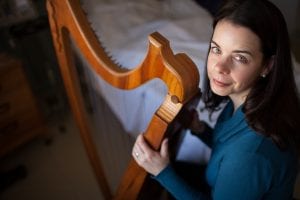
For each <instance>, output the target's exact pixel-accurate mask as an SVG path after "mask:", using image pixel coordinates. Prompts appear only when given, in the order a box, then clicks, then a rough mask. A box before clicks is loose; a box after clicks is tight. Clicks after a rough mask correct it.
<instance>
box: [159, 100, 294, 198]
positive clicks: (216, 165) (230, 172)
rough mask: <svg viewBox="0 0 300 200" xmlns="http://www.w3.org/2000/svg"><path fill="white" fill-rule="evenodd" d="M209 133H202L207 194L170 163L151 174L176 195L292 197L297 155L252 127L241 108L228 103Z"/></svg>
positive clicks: (189, 196) (187, 196) (201, 196)
mask: <svg viewBox="0 0 300 200" xmlns="http://www.w3.org/2000/svg"><path fill="white" fill-rule="evenodd" d="M210 136H211V137H207V135H206V137H204V139H205V142H206V143H207V144H208V145H210V146H211V148H212V155H211V158H210V160H209V163H208V165H207V168H206V172H205V175H206V177H205V179H206V181H207V183H208V185H209V186H210V188H211V194H210V195H208V194H204V193H201V192H200V190H199V189H196V188H193V186H190V185H188V184H187V183H186V182H185V180H183V179H182V178H181V177H179V176H178V175H177V174H176V172H175V170H174V169H173V167H172V165H171V164H170V165H169V166H167V167H166V168H165V169H164V170H163V171H162V172H161V173H159V174H158V175H157V176H156V177H154V178H155V179H156V180H157V181H158V182H160V184H161V185H162V186H164V187H165V188H166V189H167V190H168V191H169V192H170V193H171V194H172V195H173V196H174V197H176V199H180V200H190V199H200V200H201V199H215V200H227V199H228V200H236V199H243V200H248V199H249V200H256V199H267V200H277V199H278V200H288V199H292V194H293V188H294V182H295V179H296V175H297V156H296V155H295V154H293V152H292V151H291V150H287V151H280V150H279V149H278V148H277V146H276V145H275V144H274V143H273V142H272V141H271V140H270V139H269V138H267V137H265V136H263V135H260V134H258V133H256V132H255V131H254V130H252V129H251V128H250V127H249V126H248V124H247V122H246V120H245V116H244V113H243V112H242V109H241V108H239V109H238V110H237V111H236V112H235V113H233V105H232V103H231V102H230V103H228V104H227V106H226V107H225V108H224V110H223V111H222V113H221V115H220V117H219V118H218V121H217V123H216V126H215V128H214V130H213V131H212V134H210ZM187 173H188V172H187Z"/></svg>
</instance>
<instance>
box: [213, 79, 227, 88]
mask: <svg viewBox="0 0 300 200" xmlns="http://www.w3.org/2000/svg"><path fill="white" fill-rule="evenodd" d="M213 81H214V83H215V84H216V85H217V86H219V87H227V86H229V85H230V84H229V83H224V82H221V81H218V80H216V79H213Z"/></svg>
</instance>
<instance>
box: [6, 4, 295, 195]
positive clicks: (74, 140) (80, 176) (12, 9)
mask: <svg viewBox="0 0 300 200" xmlns="http://www.w3.org/2000/svg"><path fill="white" fill-rule="evenodd" d="M161 1H163V0H161ZM271 1H272V2H274V3H275V4H276V5H277V6H278V7H279V8H280V9H281V10H282V12H283V14H284V16H285V18H286V21H287V25H288V30H289V34H290V38H291V47H292V51H293V54H294V56H295V59H296V60H297V61H298V62H300V23H299V19H300V1H299V0H288V1H282V0H271ZM197 2H198V3H199V4H201V5H203V6H204V7H205V8H207V9H209V10H210V12H211V13H213V12H214V10H215V6H216V4H217V3H218V1H208V0H197ZM45 4H46V2H45V0H0V199H3V200H18V199H22V200H27V199H28V200H29V199H30V200H35V199H45V200H48V199H49V200H50V199H57V200H60V199H61V200H63V199H64V200H65V199H74V200H86V199H89V200H93V199H101V198H102V196H101V192H100V189H99V187H98V185H97V182H96V179H95V177H94V175H93V172H92V169H91V166H90V165H89V161H88V159H87V156H86V154H85V151H84V148H83V145H82V142H81V140H80V136H79V132H78V129H77V127H76V125H75V123H74V119H73V117H72V115H71V114H70V108H69V104H68V101H67V98H66V94H65V90H64V86H63V83H62V79H61V76H60V72H59V68H58V64H57V60H56V56H55V52H54V47H53V43H52V37H51V32H50V28H49V24H48V16H47V11H46V7H45ZM299 185H300V183H299V180H298V182H297V188H296V189H295V196H296V197H297V198H300V189H299Z"/></svg>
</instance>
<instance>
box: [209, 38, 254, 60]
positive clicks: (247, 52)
mask: <svg viewBox="0 0 300 200" xmlns="http://www.w3.org/2000/svg"><path fill="white" fill-rule="evenodd" d="M210 43H212V44H214V45H216V46H217V47H219V48H220V45H218V43H216V42H215V41H213V40H211V42H210ZM233 52H234V53H245V54H249V55H250V56H253V54H252V53H251V52H250V51H247V50H234V51H233Z"/></svg>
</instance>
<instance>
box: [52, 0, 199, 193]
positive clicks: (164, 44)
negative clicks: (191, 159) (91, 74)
mask: <svg viewBox="0 0 300 200" xmlns="http://www.w3.org/2000/svg"><path fill="white" fill-rule="evenodd" d="M47 9H48V16H49V21H50V26H51V31H52V36H53V42H54V46H55V49H56V54H57V58H58V61H59V64H60V69H61V74H62V77H63V80H64V84H65V88H66V91H67V94H68V97H69V102H70V105H71V108H72V111H73V114H74V117H75V120H76V123H77V125H78V127H79V129H80V134H81V138H82V141H83V143H84V146H85V148H86V151H87V154H88V157H89V160H90V162H91V165H92V167H93V169H94V172H95V175H96V177H97V180H98V183H99V186H100V188H101V190H102V192H103V196H104V197H105V199H137V198H138V195H139V192H140V190H141V188H142V186H143V184H144V181H145V180H146V179H145V178H146V175H147V173H146V172H145V171H144V170H143V169H142V168H140V167H139V166H138V165H137V164H136V163H135V161H134V160H132V161H131V162H130V164H129V166H128V169H127V171H126V172H125V174H124V177H123V179H122V181H121V183H120V184H119V187H118V190H117V192H116V194H112V192H111V189H110V188H109V186H108V182H107V179H106V176H105V174H104V172H103V167H102V164H101V161H100V159H99V156H98V153H97V151H96V147H95V144H94V142H93V140H92V137H91V130H90V129H91V128H90V127H89V123H88V117H87V112H86V110H85V108H84V104H83V97H82V94H81V91H80V88H79V81H78V76H77V74H76V68H75V66H74V60H73V55H72V49H71V44H70V38H72V39H73V42H74V43H75V44H76V46H77V47H78V48H79V50H80V51H81V53H82V54H83V56H84V57H85V59H86V60H87V61H88V63H90V64H91V67H92V68H93V69H94V70H95V72H96V73H97V74H98V75H99V76H101V77H102V78H103V79H104V80H105V81H107V82H108V83H109V84H111V85H113V86H115V87H117V88H120V89H124V90H129V89H133V88H136V87H139V86H141V85H142V84H144V83H146V82H148V81H150V80H151V79H154V78H159V79H161V80H162V81H163V82H164V83H165V84H166V86H167V87H168V94H167V96H166V97H165V100H164V102H163V103H162V105H161V106H160V107H159V109H158V110H157V111H156V113H155V115H154V116H153V118H152V120H151V122H150V124H149V126H148V128H147V130H146V132H145V137H146V139H147V141H148V142H149V144H150V145H151V146H152V147H153V148H154V149H158V148H159V147H160V143H161V141H162V139H163V138H164V137H166V131H167V129H169V127H170V124H171V122H172V121H173V120H174V118H175V116H176V115H177V114H178V113H179V111H180V110H181V109H182V107H183V105H184V104H186V103H187V102H188V101H189V100H190V99H192V97H193V96H195V95H198V93H199V88H198V85H199V73H198V70H197V68H196V66H195V64H194V63H193V62H192V60H191V59H190V58H189V57H188V56H187V55H185V54H182V53H181V54H176V55H174V54H173V52H172V50H171V49H170V45H169V41H168V40H167V39H166V38H164V37H163V36H162V35H160V34H159V33H157V32H155V33H153V34H151V35H150V36H149V50H148V53H147V55H146V57H145V60H144V61H143V62H142V63H141V64H140V65H139V66H137V67H135V68H134V69H133V70H127V69H124V68H122V67H121V66H119V65H117V64H116V63H114V62H113V61H112V60H111V59H110V57H108V56H107V54H106V53H105V51H104V49H103V48H102V46H101V44H100V43H99V41H98V39H97V38H96V36H95V34H94V33H93V31H92V29H91V27H90V26H89V23H88V22H87V20H86V17H85V14H84V13H83V11H82V9H81V7H80V2H79V1H78V0H48V1H47Z"/></svg>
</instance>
